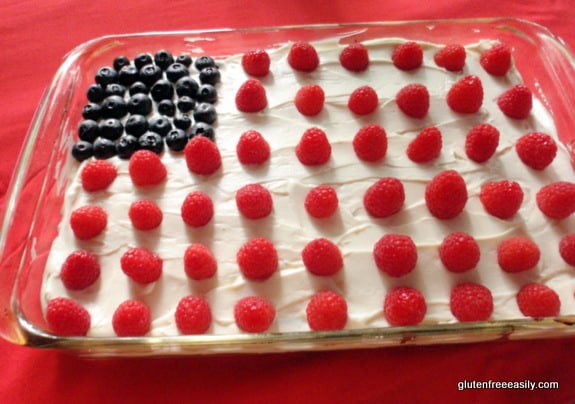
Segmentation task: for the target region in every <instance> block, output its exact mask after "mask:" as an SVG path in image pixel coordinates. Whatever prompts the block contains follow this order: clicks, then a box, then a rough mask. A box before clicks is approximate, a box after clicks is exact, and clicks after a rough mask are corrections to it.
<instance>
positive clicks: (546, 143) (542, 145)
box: [515, 132, 557, 170]
mask: <svg viewBox="0 0 575 404" xmlns="http://www.w3.org/2000/svg"><path fill="white" fill-rule="evenodd" d="M515 150H516V151H517V155H518V156H519V158H520V159H521V161H522V162H523V163H524V164H525V165H527V166H529V167H531V168H533V169H534V170H544V169H545V168H547V166H549V164H551V163H552V162H553V160H554V159H555V156H556V155H557V144H556V143H555V141H554V140H553V138H552V137H551V136H549V135H548V134H546V133H541V132H531V133H527V134H526V135H523V136H521V137H520V138H519V139H518V140H517V143H515Z"/></svg>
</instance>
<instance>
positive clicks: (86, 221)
mask: <svg viewBox="0 0 575 404" xmlns="http://www.w3.org/2000/svg"><path fill="white" fill-rule="evenodd" d="M107 224H108V214H107V213H106V211H105V210H104V209H102V208H101V207H100V206H95V205H85V206H82V207H79V208H78V209H76V210H74V211H73V212H72V214H71V215H70V227H71V228H72V231H73V232H74V235H75V236H76V238H78V239H79V240H89V239H91V238H94V237H96V236H98V235H100V233H102V232H103V231H104V229H105V228H106V225H107Z"/></svg>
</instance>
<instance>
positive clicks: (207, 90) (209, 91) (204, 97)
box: [196, 84, 218, 104]
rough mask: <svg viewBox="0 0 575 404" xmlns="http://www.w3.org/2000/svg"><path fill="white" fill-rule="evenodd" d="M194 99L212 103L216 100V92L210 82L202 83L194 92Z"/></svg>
mask: <svg viewBox="0 0 575 404" xmlns="http://www.w3.org/2000/svg"><path fill="white" fill-rule="evenodd" d="M196 100H198V101H199V102H209V103H210V104H213V103H214V102H216V101H217V100H218V92H217V91H216V88H215V87H214V86H212V85H211V84H202V85H201V86H200V87H199V88H198V92H197V93H196Z"/></svg>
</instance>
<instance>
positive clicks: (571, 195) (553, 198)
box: [535, 181, 575, 219]
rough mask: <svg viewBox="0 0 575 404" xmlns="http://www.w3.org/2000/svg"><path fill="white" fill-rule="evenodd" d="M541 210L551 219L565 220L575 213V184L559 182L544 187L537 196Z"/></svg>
mask: <svg viewBox="0 0 575 404" xmlns="http://www.w3.org/2000/svg"><path fill="white" fill-rule="evenodd" d="M535 200H536V201H537V206H538V207H539V210H541V212H543V214H545V215H546V216H548V217H550V218H551V219H565V218H566V217H568V216H570V215H571V214H572V213H573V212H575V184H573V183H571V182H566V181H557V182H553V183H551V184H548V185H545V186H544V187H542V188H541V189H540V190H539V192H537V195H536V196H535Z"/></svg>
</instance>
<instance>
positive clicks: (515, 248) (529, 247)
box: [497, 237, 541, 273]
mask: <svg viewBox="0 0 575 404" xmlns="http://www.w3.org/2000/svg"><path fill="white" fill-rule="evenodd" d="M540 256H541V253H540V251H539V247H537V244H535V243H534V242H533V241H531V240H529V239H527V238H525V237H512V238H509V239H507V240H504V241H503V242H501V243H500V244H499V246H498V247H497V263H498V264H499V266H500V267H501V269H503V270H504V271H505V272H509V273H516V272H523V271H528V270H530V269H531V268H534V267H535V266H536V265H537V263H538V262H539V257H540Z"/></svg>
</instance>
